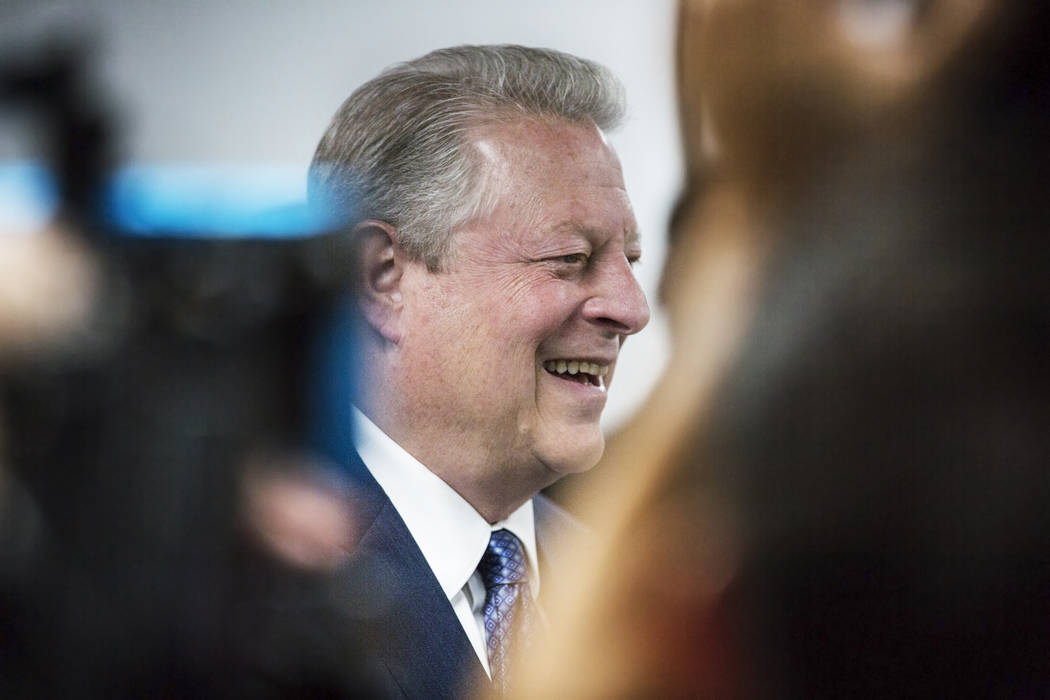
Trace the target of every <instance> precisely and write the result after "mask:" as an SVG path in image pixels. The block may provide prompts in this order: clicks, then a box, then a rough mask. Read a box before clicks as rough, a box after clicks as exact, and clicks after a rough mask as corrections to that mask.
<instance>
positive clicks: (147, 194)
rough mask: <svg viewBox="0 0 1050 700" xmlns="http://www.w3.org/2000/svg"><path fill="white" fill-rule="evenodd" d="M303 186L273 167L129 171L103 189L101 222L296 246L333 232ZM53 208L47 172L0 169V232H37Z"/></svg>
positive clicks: (288, 171)
mask: <svg viewBox="0 0 1050 700" xmlns="http://www.w3.org/2000/svg"><path fill="white" fill-rule="evenodd" d="M304 183H305V173H304V172H303V171H302V170H301V169H299V168H292V167H284V166H275V165H261V166H244V165H158V166H143V165H136V166H128V167H124V168H120V169H118V170H116V171H115V173H114V174H113V175H112V176H111V177H110V178H109V179H108V181H107V182H106V183H105V184H104V186H103V189H102V193H101V200H102V202H101V204H102V206H101V210H100V216H101V219H102V223H103V224H104V225H105V226H106V227H107V228H108V229H110V230H111V231H112V232H113V233H117V234H123V235H131V236H153V237H176V238H299V237H305V236H311V235H316V234H320V233H325V232H329V231H332V230H333V229H335V228H337V227H338V222H339V217H338V216H337V212H335V211H332V210H322V209H321V208H319V207H311V206H309V205H307V204H306V202H305V201H304V195H305V193H304ZM57 208H58V188H57V183H56V181H55V178H54V177H53V175H52V174H51V172H50V171H49V170H48V169H47V168H45V167H44V166H43V165H41V164H38V163H34V162H29V161H12V162H8V163H0V229H7V230H16V231H17V230H33V229H38V228H41V227H42V226H44V225H45V224H46V223H47V222H48V221H49V220H50V218H51V217H52V216H54V215H55V213H56V211H57Z"/></svg>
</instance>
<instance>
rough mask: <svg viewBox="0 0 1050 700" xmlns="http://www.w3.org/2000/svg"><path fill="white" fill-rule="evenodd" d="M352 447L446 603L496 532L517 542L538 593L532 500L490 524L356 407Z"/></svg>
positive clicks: (534, 589) (475, 567) (468, 576)
mask: <svg viewBox="0 0 1050 700" xmlns="http://www.w3.org/2000/svg"><path fill="white" fill-rule="evenodd" d="M353 415H354V441H355V444H356V447H357V453H358V455H360V457H361V461H362V462H364V464H365V467H367V468H368V471H370V472H371V473H372V476H373V477H375V480H376V481H377V482H379V486H380V487H381V488H382V489H383V491H384V492H385V493H386V495H387V497H388V498H389V499H390V502H391V503H393V504H394V508H396V509H397V512H398V514H400V515H401V519H402V520H404V522H405V526H406V527H408V531H409V532H410V533H411V534H412V538H413V539H415V541H416V544H417V545H418V546H419V549H420V551H421V552H422V553H423V557H424V558H425V559H426V560H427V564H428V565H429V566H430V569H431V571H433V572H434V576H436V577H437V580H438V583H439V584H440V585H441V589H442V590H443V591H444V592H445V595H446V596H447V597H448V598H449V599H450V600H451V598H452V597H453V596H454V595H456V593H458V592H459V591H460V590H462V589H463V586H464V585H466V583H467V581H468V580H469V579H470V577H471V575H473V573H474V570H475V569H477V567H478V563H479V562H480V561H481V556H482V555H483V554H484V553H485V549H486V548H487V547H488V543H489V537H490V535H491V534H492V532H494V531H495V530H499V529H503V528H505V529H507V530H510V531H511V532H512V533H514V535H516V536H517V538H518V539H519V540H521V543H522V545H523V546H524V547H525V554H526V556H527V557H528V559H529V567H530V571H529V588H530V591H531V593H532V595H533V596H534V597H535V596H536V595H538V593H539V587H540V574H539V559H538V556H537V552H536V527H535V515H534V513H533V507H532V499H529V500H528V501H526V502H525V503H523V504H522V505H521V506H520V507H519V508H518V509H517V510H515V511H514V512H513V513H511V514H510V516H509V517H507V518H506V519H505V520H501V521H500V522H498V523H494V524H489V523H488V522H487V521H486V520H485V518H483V517H482V516H481V514H480V513H478V512H477V511H476V510H475V509H474V507H473V506H471V505H470V504H469V503H468V502H467V501H466V500H465V499H464V498H463V497H462V496H460V495H459V494H458V493H457V492H456V491H455V489H453V488H452V487H451V486H449V485H448V484H446V483H445V482H444V481H443V480H442V479H441V478H440V477H439V476H437V475H436V474H434V473H433V472H432V471H430V470H429V469H427V468H426V466H424V465H423V464H422V463H420V462H419V460H417V459H416V458H415V457H413V456H412V455H410V454H409V453H408V452H406V451H405V450H404V448H402V447H401V446H400V445H398V444H397V443H396V442H394V441H393V440H392V439H391V438H390V436H388V435H387V434H386V433H384V432H383V431H382V430H380V429H379V427H377V426H376V424H375V423H373V422H372V421H371V420H369V419H368V417H367V416H365V414H364V413H362V412H361V411H360V410H359V409H357V408H356V407H355V408H354V409H353Z"/></svg>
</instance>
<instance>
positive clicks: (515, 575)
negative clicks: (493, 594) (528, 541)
mask: <svg viewBox="0 0 1050 700" xmlns="http://www.w3.org/2000/svg"><path fill="white" fill-rule="evenodd" d="M478 573H480V574H481V581H482V583H484V584H485V589H486V590H490V589H492V588H493V587H494V586H502V585H506V584H511V583H525V582H526V581H527V580H528V573H529V565H528V560H527V559H526V557H525V548H524V547H522V545H521V541H520V540H519V539H518V538H517V537H515V536H514V533H512V532H510V531H509V530H496V531H495V532H493V533H492V536H491V537H490V538H489V546H488V549H486V550H485V554H484V555H482V557H481V563H480V564H479V565H478Z"/></svg>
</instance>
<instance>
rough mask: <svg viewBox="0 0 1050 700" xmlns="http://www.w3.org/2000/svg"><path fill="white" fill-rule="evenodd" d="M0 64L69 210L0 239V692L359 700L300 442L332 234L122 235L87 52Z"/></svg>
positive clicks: (339, 539) (307, 456) (336, 262)
mask: <svg viewBox="0 0 1050 700" xmlns="http://www.w3.org/2000/svg"><path fill="white" fill-rule="evenodd" d="M4 58H5V61H4V63H3V64H2V70H0V108H3V109H4V110H5V111H6V110H7V109H12V110H25V111H27V112H28V113H29V114H30V115H31V116H32V117H33V120H32V121H31V122H30V123H31V124H34V125H36V126H37V127H38V128H39V129H40V132H41V133H40V134H38V136H39V137H40V141H41V143H42V144H43V145H44V147H45V148H46V153H45V155H46V157H47V162H48V165H49V166H50V167H51V169H52V171H53V173H54V175H55V177H56V180H57V182H56V189H57V192H58V195H59V196H58V200H59V201H58V210H57V215H56V219H55V220H54V221H53V222H51V223H47V224H44V225H43V229H42V230H40V231H18V232H13V231H6V230H4V231H0V268H2V269H3V271H4V275H3V280H2V282H0V420H2V422H3V426H2V428H3V430H2V434H0V437H2V440H0V628H2V630H3V633H2V635H0V695H2V696H3V697H10V698H23V697H26V698H29V697H32V698H49V697H63V698H65V697H84V698H95V697H99V698H101V697H106V698H112V697H155V696H159V697H224V698H225V697H253V698H256V697H331V696H343V697H345V696H353V695H355V694H363V695H367V694H369V693H370V692H371V690H372V686H371V685H370V682H369V681H368V679H367V677H366V675H365V671H364V670H363V666H362V664H361V663H360V662H359V658H360V655H359V653H358V647H357V643H356V641H355V640H354V639H353V638H352V637H351V635H350V633H349V632H348V631H347V630H348V627H347V625H344V624H340V623H339V621H340V620H341V619H343V618H345V617H346V612H345V611H344V610H343V609H342V608H341V607H340V606H339V605H338V603H337V602H336V600H335V599H334V598H333V597H332V590H331V589H332V585H333V579H331V578H330V574H331V573H332V572H333V571H334V570H335V569H337V568H345V566H346V564H347V558H348V552H347V548H348V546H349V545H348V543H347V542H346V538H347V537H348V536H349V533H350V528H351V526H352V523H351V518H350V513H349V505H348V501H347V497H346V492H345V488H344V487H343V486H342V485H340V484H339V483H338V482H336V481H334V480H333V478H332V477H331V476H330V472H329V471H326V470H325V467H326V462H325V459H324V457H323V456H322V454H323V453H322V452H320V451H318V450H312V449H309V447H308V444H307V443H308V439H307V436H308V433H309V432H310V426H309V424H310V422H311V420H312V416H311V413H312V409H311V407H310V402H311V398H310V391H309V385H310V384H311V382H312V381H315V379H314V378H313V375H314V372H315V369H314V367H312V365H311V363H310V362H309V355H310V353H309V351H308V348H309V345H310V342H311V340H310V338H311V337H312V336H313V335H314V334H316V333H317V332H318V328H319V327H322V326H324V324H325V323H326V322H327V321H326V319H327V317H328V315H329V314H330V312H331V309H332V308H333V307H334V306H336V305H337V304H339V303H340V300H341V299H342V298H344V296H345V294H346V293H347V291H348V283H347V281H346V277H345V274H344V273H345V271H346V269H348V268H349V267H351V259H350V257H349V253H350V251H349V248H348V247H347V246H345V245H343V244H342V241H344V240H345V237H344V236H341V235H340V234H338V233H334V234H332V233H329V234H328V235H318V236H314V237H303V238H301V239H299V240H291V239H289V240H273V241H263V240H258V239H249V240H226V239H223V238H222V237H221V236H219V235H218V232H214V231H205V230H201V231H190V232H187V233H188V234H189V238H184V237H181V236H179V235H174V234H171V233H170V232H169V233H163V232H162V233H161V234H160V235H153V234H155V233H156V232H145V233H144V234H143V233H142V232H139V233H137V234H128V233H127V232H126V231H123V230H120V229H119V227H118V226H115V225H114V223H113V221H112V220H111V219H110V218H109V216H108V215H107V214H106V212H105V211H104V210H105V208H106V207H105V202H106V197H105V196H104V193H105V191H106V187H107V183H109V182H110V180H109V178H110V175H111V172H110V171H111V167H112V160H114V158H113V156H114V151H115V150H116V145H115V144H114V142H113V133H112V127H113V125H114V122H115V119H114V116H113V114H112V113H110V112H109V110H108V108H109V105H108V104H107V102H106V101H105V99H104V95H103V94H102V93H101V92H96V91H94V90H91V89H87V88H88V87H89V81H87V80H86V75H87V73H88V69H87V65H89V64H90V61H88V60H87V59H88V58H90V54H89V52H87V50H86V48H85V46H84V45H82V44H81V43H80V42H78V41H72V40H70V41H58V42H42V45H41V46H40V47H38V48H37V49H34V50H30V51H27V52H26V53H25V54H24V55H23V54H21V53H19V54H17V55H12V54H11V53H10V52H8V53H5V56H4ZM193 204H194V203H193V202H189V201H182V200H180V201H179V209H180V211H184V210H185V208H188V207H192V206H193ZM347 580H351V581H352V575H350V574H347V573H345V572H343V573H341V576H340V586H341V587H344V588H345V586H346V583H345V582H346V581H347ZM285 596H287V598H286V597H285ZM288 598H293V599H294V600H295V601H296V602H297V604H298V605H299V607H298V608H297V611H301V610H303V609H304V605H303V603H304V601H307V602H308V603H309V605H308V606H305V607H309V608H310V613H311V614H310V615H306V616H304V615H301V614H300V615H297V616H295V617H292V616H283V615H281V614H280V610H279V608H277V607H275V606H277V605H279V603H280V601H281V600H283V599H288ZM328 626H331V628H332V631H331V633H330V634H329V635H328V636H323V635H321V634H320V633H319V632H320V631H321V630H325V629H327V628H328Z"/></svg>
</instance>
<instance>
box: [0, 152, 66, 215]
mask: <svg viewBox="0 0 1050 700" xmlns="http://www.w3.org/2000/svg"><path fill="white" fill-rule="evenodd" d="M57 209H58V186H57V184H56V182H55V179H54V177H52V175H51V171H50V170H48V169H47V168H45V167H44V166H43V165H40V164H39V163H33V162H29V161H9V162H6V163H0V232H3V233H20V232H29V231H35V230H39V229H41V228H43V227H44V226H45V225H47V222H48V221H50V220H51V218H52V217H53V216H54V215H55V211H56V210H57Z"/></svg>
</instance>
